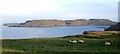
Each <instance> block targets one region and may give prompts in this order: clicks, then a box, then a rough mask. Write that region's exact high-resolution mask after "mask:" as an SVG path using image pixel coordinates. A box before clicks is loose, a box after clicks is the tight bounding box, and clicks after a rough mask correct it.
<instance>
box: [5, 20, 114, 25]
mask: <svg viewBox="0 0 120 54" xmlns="http://www.w3.org/2000/svg"><path fill="white" fill-rule="evenodd" d="M115 24H116V22H114V21H111V20H108V19H89V20H86V19H77V20H64V21H63V20H29V21H26V22H25V23H7V24H4V26H9V27H49V26H111V25H115Z"/></svg>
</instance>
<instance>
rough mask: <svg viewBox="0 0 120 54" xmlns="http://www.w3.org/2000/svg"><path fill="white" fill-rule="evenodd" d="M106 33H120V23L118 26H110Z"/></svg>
mask: <svg viewBox="0 0 120 54" xmlns="http://www.w3.org/2000/svg"><path fill="white" fill-rule="evenodd" d="M105 31H120V22H119V23H117V24H116V25H113V26H110V27H109V28H108V29H105Z"/></svg>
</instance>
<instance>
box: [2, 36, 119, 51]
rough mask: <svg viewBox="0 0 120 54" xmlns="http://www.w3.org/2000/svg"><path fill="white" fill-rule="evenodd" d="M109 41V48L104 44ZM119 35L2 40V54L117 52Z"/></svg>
mask: <svg viewBox="0 0 120 54" xmlns="http://www.w3.org/2000/svg"><path fill="white" fill-rule="evenodd" d="M80 39H82V40H84V41H85V44H82V43H70V42H69V40H80ZM106 41H110V42H111V45H110V46H105V45H104V43H105V42H106ZM119 51H120V35H119V34H113V35H110V34H103V35H95V34H87V35H73V36H65V37H57V38H30V39H4V40H2V52H3V53H4V52H119Z"/></svg>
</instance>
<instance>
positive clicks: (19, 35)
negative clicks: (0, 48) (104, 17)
mask: <svg viewBox="0 0 120 54" xmlns="http://www.w3.org/2000/svg"><path fill="white" fill-rule="evenodd" d="M108 27H110V26H62V27H7V26H3V27H2V35H1V37H0V39H27V38H53V37H63V36H68V35H77V34H83V32H84V31H104V29H106V28H108Z"/></svg>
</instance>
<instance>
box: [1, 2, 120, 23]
mask: <svg viewBox="0 0 120 54" xmlns="http://www.w3.org/2000/svg"><path fill="white" fill-rule="evenodd" d="M118 2H119V0H0V18H2V19H0V20H1V21H2V23H14V22H15V23H16V22H18V23H19V22H25V21H26V20H40V19H60V20H74V19H110V20H112V21H118Z"/></svg>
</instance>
